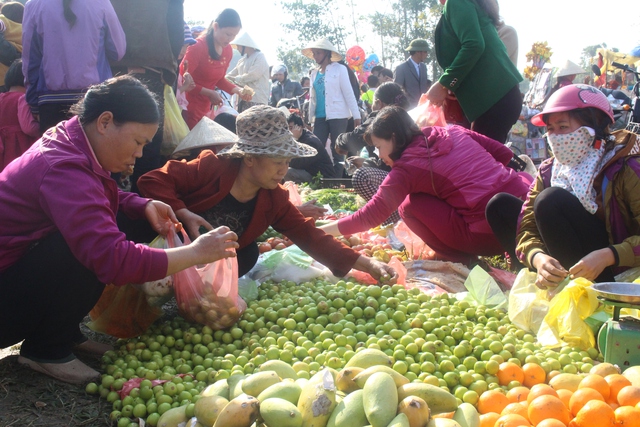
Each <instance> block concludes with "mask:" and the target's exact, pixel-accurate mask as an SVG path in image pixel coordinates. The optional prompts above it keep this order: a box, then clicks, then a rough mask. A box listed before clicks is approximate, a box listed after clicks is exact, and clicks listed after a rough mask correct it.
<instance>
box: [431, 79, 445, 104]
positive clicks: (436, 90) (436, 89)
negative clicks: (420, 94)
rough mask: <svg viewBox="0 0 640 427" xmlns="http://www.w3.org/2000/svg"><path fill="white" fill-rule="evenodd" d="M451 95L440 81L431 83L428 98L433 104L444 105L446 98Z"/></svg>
mask: <svg viewBox="0 0 640 427" xmlns="http://www.w3.org/2000/svg"><path fill="white" fill-rule="evenodd" d="M448 95H449V91H448V90H447V88H445V87H444V86H443V85H442V84H440V83H439V82H435V83H434V84H432V85H431V87H430V88H429V90H428V91H427V99H428V100H429V102H431V103H432V104H433V105H442V103H443V102H444V100H445V99H446V98H447V96H448Z"/></svg>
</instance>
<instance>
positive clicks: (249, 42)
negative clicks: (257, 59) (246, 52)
mask: <svg viewBox="0 0 640 427" xmlns="http://www.w3.org/2000/svg"><path fill="white" fill-rule="evenodd" d="M231 44H232V45H233V46H247V47H252V48H254V49H256V50H260V48H259V47H258V44H257V43H256V42H254V41H253V39H252V38H251V36H250V35H249V33H247V32H244V33H242V34H241V35H240V36H238V37H236V39H235V40H234V41H232V42H231Z"/></svg>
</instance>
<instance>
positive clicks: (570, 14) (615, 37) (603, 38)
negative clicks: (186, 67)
mask: <svg viewBox="0 0 640 427" xmlns="http://www.w3.org/2000/svg"><path fill="white" fill-rule="evenodd" d="M353 2H354V4H355V6H356V10H359V11H361V12H360V13H361V14H362V15H366V14H369V13H373V11H374V10H378V11H380V12H389V11H390V8H391V6H390V5H391V2H389V1H385V0H353ZM344 3H346V2H344ZM344 3H343V4H344ZM499 3H500V15H501V16H502V18H503V19H504V21H505V23H506V24H508V25H511V26H512V27H514V28H515V29H516V31H517V32H518V39H519V54H518V57H519V59H518V69H519V70H521V71H522V70H523V69H524V67H525V66H526V65H527V64H526V53H527V52H528V51H529V50H530V49H531V46H532V45H533V43H534V42H538V41H546V42H547V43H548V45H549V46H550V47H551V50H552V52H553V56H552V57H551V63H552V64H553V65H555V66H562V64H563V63H564V61H565V60H567V59H568V60H571V61H573V62H576V63H579V62H580V55H581V53H582V50H583V49H584V48H585V47H587V46H592V45H597V44H601V43H606V45H607V46H608V47H609V48H613V47H615V48H618V49H619V50H620V51H621V52H625V53H628V52H629V51H631V49H633V48H634V47H636V46H638V45H640V0H609V1H604V0H531V1H524V0H499ZM372 6H373V7H376V9H373V8H372ZM224 7H228V6H225V5H224V4H222V2H217V1H211V0H185V2H184V8H185V19H186V20H187V21H204V22H206V23H207V24H208V23H209V22H210V21H211V20H213V19H214V18H215V17H216V15H217V14H218V13H219V12H220V11H221V10H222V9H223V8H224ZM232 7H233V8H234V9H236V10H237V11H238V13H239V14H240V18H241V19H242V24H243V29H244V30H246V31H247V32H248V33H249V34H250V35H251V37H252V38H253V39H254V40H255V41H256V42H257V43H258V44H259V46H260V48H261V50H262V51H263V52H264V53H265V56H266V57H267V60H268V61H269V64H271V65H274V64H276V63H277V62H278V59H277V56H276V51H277V47H278V45H280V44H281V42H280V40H282V39H286V37H287V34H286V33H285V31H284V30H283V28H282V26H281V25H280V24H281V23H282V22H284V21H285V20H286V19H291V17H290V16H289V15H288V14H286V13H284V12H283V11H282V8H281V7H280V1H274V0H239V1H237V2H235V4H233V6H232ZM344 19H345V20H346V21H347V22H351V15H350V13H345V15H344ZM346 26H347V28H349V25H346ZM366 33H367V30H366V23H365V22H362V23H361V24H359V26H358V35H359V37H360V43H359V45H360V46H361V47H362V48H363V49H364V50H365V52H366V53H367V54H369V53H378V52H377V50H379V45H378V37H377V36H374V35H373V33H370V34H371V35H368V36H366ZM354 44H355V37H354V36H351V37H350V39H348V43H347V45H348V46H352V45H354Z"/></svg>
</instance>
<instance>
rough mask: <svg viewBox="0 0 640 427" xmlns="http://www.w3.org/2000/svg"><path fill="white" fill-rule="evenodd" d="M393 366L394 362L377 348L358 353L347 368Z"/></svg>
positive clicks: (348, 363)
mask: <svg viewBox="0 0 640 427" xmlns="http://www.w3.org/2000/svg"><path fill="white" fill-rule="evenodd" d="M376 365H384V366H389V367H391V366H393V360H392V359H391V357H389V356H387V355H386V354H385V353H383V352H382V351H380V350H378V349H375V348H366V349H364V350H361V351H359V352H357V353H356V354H355V355H354V356H353V357H352V358H351V359H349V361H348V362H347V364H346V365H345V368H352V367H356V368H363V369H366V368H369V367H371V366H376Z"/></svg>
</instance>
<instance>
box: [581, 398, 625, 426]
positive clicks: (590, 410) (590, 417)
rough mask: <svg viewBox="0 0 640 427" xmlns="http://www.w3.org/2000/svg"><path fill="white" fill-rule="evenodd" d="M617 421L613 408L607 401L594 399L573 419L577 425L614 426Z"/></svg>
mask: <svg viewBox="0 0 640 427" xmlns="http://www.w3.org/2000/svg"><path fill="white" fill-rule="evenodd" d="M615 421H616V416H615V413H614V412H613V409H611V407H610V406H609V405H607V404H606V403H605V402H602V401H600V400H592V401H591V402H588V403H587V404H586V405H584V406H583V407H582V409H580V411H578V414H577V415H576V417H575V418H574V419H573V421H571V425H572V426H575V427H596V426H597V427H614V426H615Z"/></svg>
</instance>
